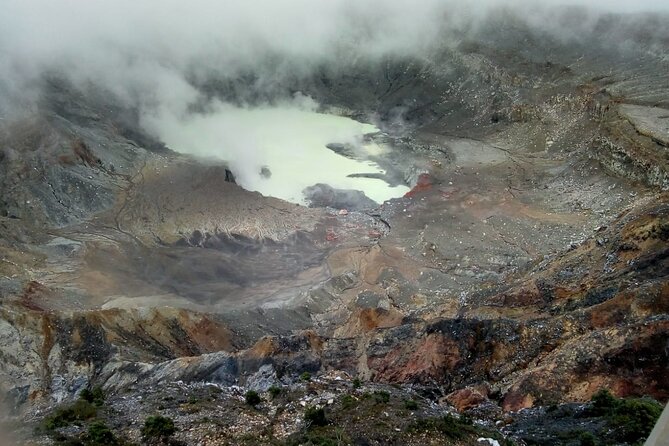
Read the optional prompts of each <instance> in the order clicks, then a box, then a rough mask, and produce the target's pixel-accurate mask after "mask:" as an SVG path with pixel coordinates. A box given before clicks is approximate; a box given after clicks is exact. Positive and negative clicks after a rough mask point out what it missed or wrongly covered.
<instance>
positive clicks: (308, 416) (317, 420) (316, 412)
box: [304, 407, 328, 426]
mask: <svg viewBox="0 0 669 446" xmlns="http://www.w3.org/2000/svg"><path fill="white" fill-rule="evenodd" d="M304 421H305V422H307V423H308V424H309V426H326V425H327V424H328V419H327V417H326V416H325V409H323V408H322V407H307V408H306V409H305V410H304Z"/></svg>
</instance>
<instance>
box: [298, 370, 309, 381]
mask: <svg viewBox="0 0 669 446" xmlns="http://www.w3.org/2000/svg"><path fill="white" fill-rule="evenodd" d="M300 379H301V380H302V381H311V373H309V372H304V373H302V374H301V375H300Z"/></svg>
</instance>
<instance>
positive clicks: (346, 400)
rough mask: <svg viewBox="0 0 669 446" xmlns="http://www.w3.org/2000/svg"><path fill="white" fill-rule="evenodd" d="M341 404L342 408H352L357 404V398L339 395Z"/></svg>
mask: <svg viewBox="0 0 669 446" xmlns="http://www.w3.org/2000/svg"><path fill="white" fill-rule="evenodd" d="M341 405H342V407H343V408H344V409H353V408H354V407H355V406H357V405H358V400H356V399H355V398H353V397H352V396H351V395H344V396H343V397H341Z"/></svg>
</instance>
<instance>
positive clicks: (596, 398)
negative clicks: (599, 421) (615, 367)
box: [590, 389, 618, 416]
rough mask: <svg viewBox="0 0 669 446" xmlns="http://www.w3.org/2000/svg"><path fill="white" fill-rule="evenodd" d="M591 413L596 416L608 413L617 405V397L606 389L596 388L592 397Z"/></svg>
mask: <svg viewBox="0 0 669 446" xmlns="http://www.w3.org/2000/svg"><path fill="white" fill-rule="evenodd" d="M590 401H591V402H592V408H591V413H592V414H593V415H596V416H602V415H608V414H610V413H612V411H613V409H615V408H616V406H617V405H618V399H617V398H616V397H614V396H613V395H611V392H609V391H608V390H607V389H601V390H598V391H597V392H596V393H595V394H594V395H592V398H591V399H590Z"/></svg>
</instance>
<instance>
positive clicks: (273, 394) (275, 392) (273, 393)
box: [267, 386, 281, 399]
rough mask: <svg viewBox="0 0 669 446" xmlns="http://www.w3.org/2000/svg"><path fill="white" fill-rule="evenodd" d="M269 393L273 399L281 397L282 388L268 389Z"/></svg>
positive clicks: (273, 387)
mask: <svg viewBox="0 0 669 446" xmlns="http://www.w3.org/2000/svg"><path fill="white" fill-rule="evenodd" d="M267 391H268V392H269V395H270V396H271V397H272V399H274V398H276V397H277V396H279V395H281V387H279V386H272V387H270V388H269V389H267Z"/></svg>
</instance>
